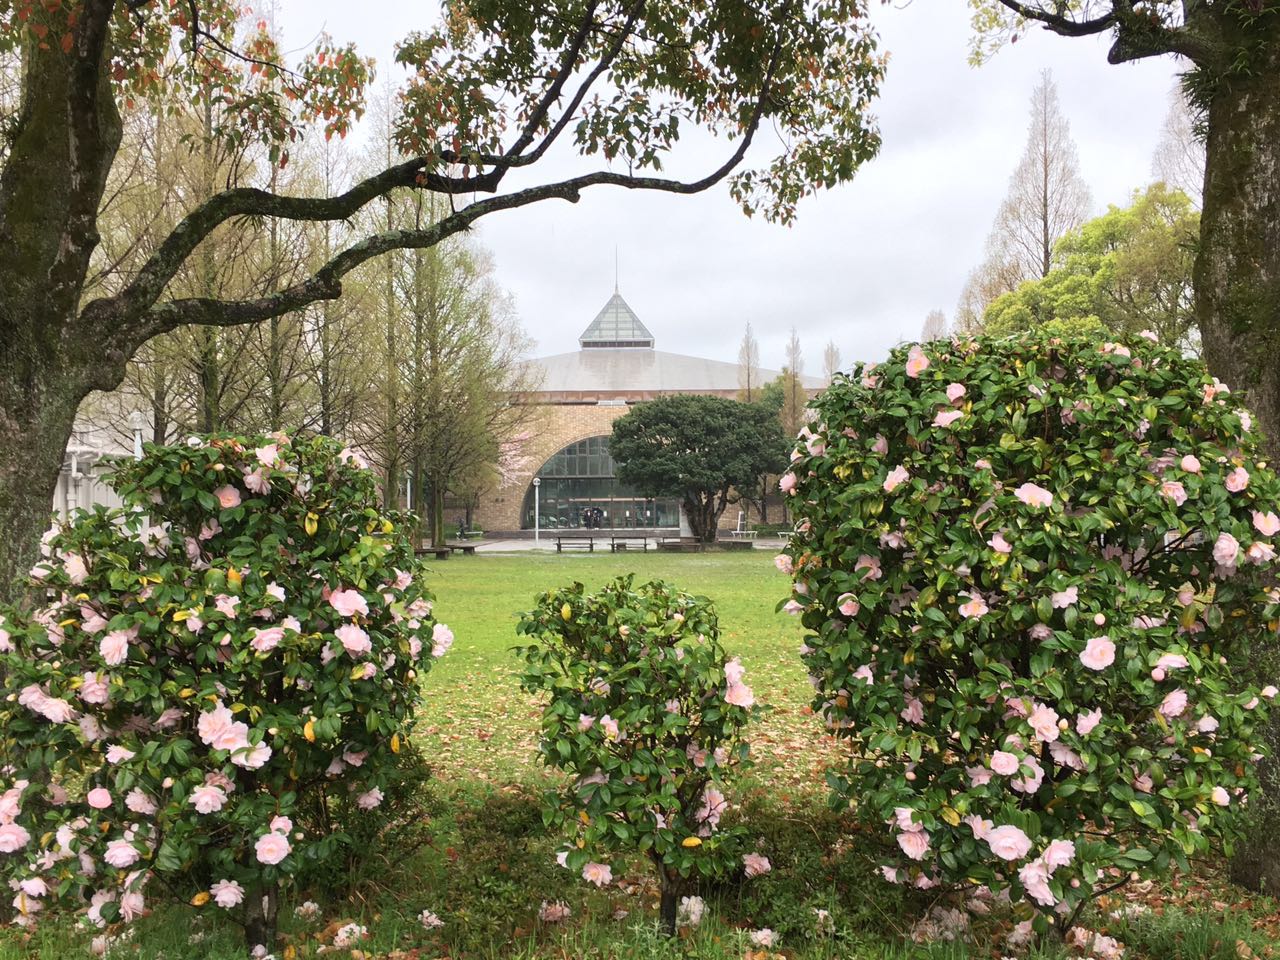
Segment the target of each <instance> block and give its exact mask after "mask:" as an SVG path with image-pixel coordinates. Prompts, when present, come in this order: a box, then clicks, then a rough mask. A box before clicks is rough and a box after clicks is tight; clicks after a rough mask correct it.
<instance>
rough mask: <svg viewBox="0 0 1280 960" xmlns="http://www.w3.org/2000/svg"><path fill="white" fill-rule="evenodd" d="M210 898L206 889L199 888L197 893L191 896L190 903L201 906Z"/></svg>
mask: <svg viewBox="0 0 1280 960" xmlns="http://www.w3.org/2000/svg"><path fill="white" fill-rule="evenodd" d="M210 899H212V898H211V897H210V896H209V893H208V891H205V890H201V891H200V892H199V893H197V894H196V895H195V896H194V897H192V898H191V905H192V906H193V907H203V906H204V905H205V904H206V903H208V902H209V900H210Z"/></svg>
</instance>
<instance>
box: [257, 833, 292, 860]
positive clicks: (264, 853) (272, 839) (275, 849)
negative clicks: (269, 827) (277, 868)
mask: <svg viewBox="0 0 1280 960" xmlns="http://www.w3.org/2000/svg"><path fill="white" fill-rule="evenodd" d="M253 849H254V852H255V853H256V854H257V856H258V862H259V863H265V864H267V865H268V866H272V865H274V864H277V863H279V862H280V861H281V860H283V859H284V858H285V857H287V856H288V855H289V851H290V849H292V848H291V847H290V846H289V838H288V837H286V836H285V835H284V834H283V833H274V832H272V833H265V834H263V835H262V836H260V837H259V838H258V842H257V843H255V844H254V845H253Z"/></svg>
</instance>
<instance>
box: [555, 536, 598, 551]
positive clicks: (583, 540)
mask: <svg viewBox="0 0 1280 960" xmlns="http://www.w3.org/2000/svg"><path fill="white" fill-rule="evenodd" d="M571 548H576V549H579V550H582V549H585V550H586V551H587V552H588V553H595V552H596V541H595V538H593V537H556V553H563V552H564V551H565V550H568V549H571Z"/></svg>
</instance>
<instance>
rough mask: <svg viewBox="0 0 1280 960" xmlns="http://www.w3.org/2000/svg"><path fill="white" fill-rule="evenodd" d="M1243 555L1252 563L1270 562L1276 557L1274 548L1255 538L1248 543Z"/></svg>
mask: <svg viewBox="0 0 1280 960" xmlns="http://www.w3.org/2000/svg"><path fill="white" fill-rule="evenodd" d="M1245 556H1246V557H1248V558H1249V562H1250V563H1253V564H1262V563H1270V562H1271V561H1272V560H1274V559H1275V558H1276V548H1275V547H1273V546H1271V544H1269V543H1265V542H1263V541H1262V540H1256V541H1254V542H1253V543H1251V544H1249V549H1248V550H1246V551H1245Z"/></svg>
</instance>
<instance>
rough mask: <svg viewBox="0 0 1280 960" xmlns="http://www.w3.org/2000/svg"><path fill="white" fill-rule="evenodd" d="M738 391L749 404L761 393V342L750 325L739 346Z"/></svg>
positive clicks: (744, 332)
mask: <svg viewBox="0 0 1280 960" xmlns="http://www.w3.org/2000/svg"><path fill="white" fill-rule="evenodd" d="M738 389H739V390H741V391H742V399H743V400H745V401H746V402H747V403H751V402H752V401H753V400H755V399H756V395H757V394H758V393H759V392H760V341H759V340H757V339H756V335H755V333H754V332H752V330H751V324H750V323H748V324H747V329H746V330H744V331H743V333H742V342H741V343H740V344H739V345H738Z"/></svg>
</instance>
